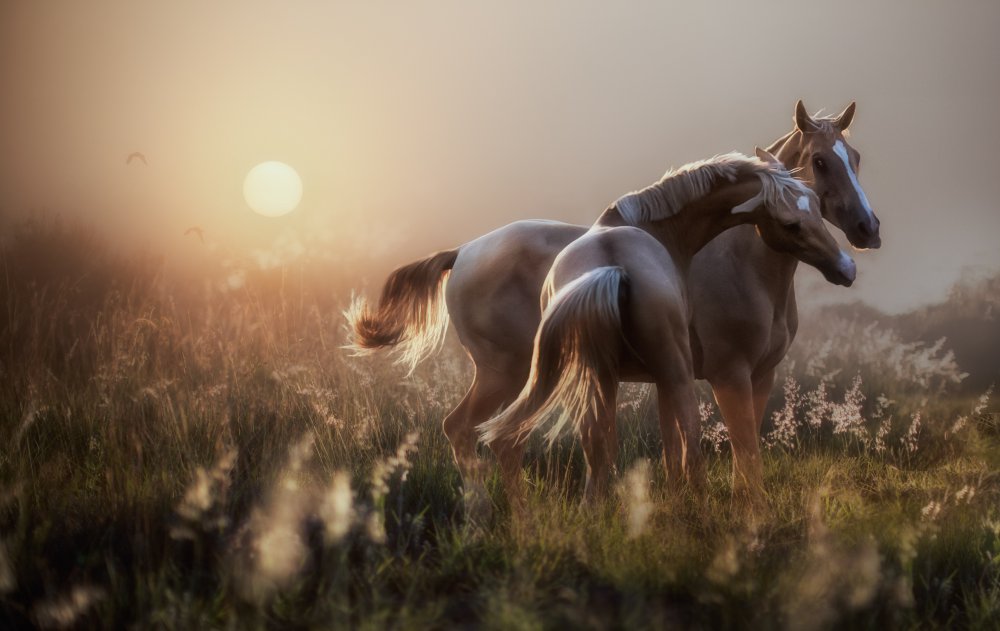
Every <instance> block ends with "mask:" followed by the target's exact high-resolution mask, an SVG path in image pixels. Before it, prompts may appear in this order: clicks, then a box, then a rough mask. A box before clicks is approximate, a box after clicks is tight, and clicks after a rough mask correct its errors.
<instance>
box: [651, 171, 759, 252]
mask: <svg viewBox="0 0 1000 631" xmlns="http://www.w3.org/2000/svg"><path fill="white" fill-rule="evenodd" d="M760 190H761V181H760V178H759V177H758V176H757V175H756V174H753V173H750V174H744V175H740V176H739V179H737V180H736V181H735V182H725V183H724V184H720V185H718V186H716V187H715V188H714V189H712V191H711V192H709V193H708V194H707V195H705V196H704V197H702V198H700V199H697V200H695V201H693V202H690V203H688V204H686V205H685V206H684V207H683V208H681V209H680V210H679V211H678V212H677V213H675V214H674V215H671V216H670V217H666V218H664V219H659V220H656V221H650V222H643V223H642V224H640V225H639V226H638V227H639V228H642V229H643V230H645V231H646V232H648V233H650V234H651V235H653V236H654V237H655V238H656V239H657V240H658V241H659V242H660V243H662V244H663V245H664V247H665V248H666V249H667V251H669V252H670V253H671V255H672V256H673V258H674V260H675V261H676V262H677V263H678V264H679V265H680V266H681V267H683V268H685V269H686V268H687V266H688V265H689V264H690V262H691V259H692V258H694V255H695V254H697V253H698V251H699V250H701V249H702V248H703V247H705V246H706V245H707V244H708V242H709V241H711V240H712V239H714V238H715V237H717V236H719V235H720V234H721V233H722V232H724V231H725V230H728V229H729V228H732V227H735V226H738V225H740V224H745V223H752V222H753V221H754V220H756V219H757V218H758V216H759V215H758V213H760V212H762V211H761V208H762V207H763V206H760V207H758V208H757V209H755V210H753V211H752V212H741V213H734V212H733V208H735V207H737V206H739V205H740V204H742V203H743V202H745V201H747V200H749V199H751V198H753V197H754V196H756V195H757V194H759V193H760Z"/></svg>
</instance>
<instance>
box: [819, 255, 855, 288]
mask: <svg viewBox="0 0 1000 631" xmlns="http://www.w3.org/2000/svg"><path fill="white" fill-rule="evenodd" d="M857 276H858V266H857V265H855V264H854V259H852V258H851V257H850V256H848V254H847V252H844V251H843V250H841V251H840V258H839V259H837V264H836V265H834V266H833V267H827V268H824V269H823V277H824V278H826V280H827V282H830V283H833V284H834V285H841V286H843V287H850V286H851V285H853V284H854V279H855V278H857Z"/></svg>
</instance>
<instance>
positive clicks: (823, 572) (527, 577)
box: [0, 222, 1000, 629]
mask: <svg viewBox="0 0 1000 631" xmlns="http://www.w3.org/2000/svg"><path fill="white" fill-rule="evenodd" d="M0 268H2V269H3V271H4V277H3V278H2V279H0V305H2V307H3V308H2V313H0V440H2V442H3V448H2V449H0V627H3V628H17V627H21V626H24V627H30V626H40V627H47V628H65V627H73V626H84V627H103V628H127V627H134V628H167V629H210V628H239V629H243V628H281V629H284V628H370V629H382V628H420V629H422V628H454V627H463V628H470V627H484V628H497V629H542V628H561V627H566V626H570V625H571V626H572V627H574V628H594V629H603V628H622V627H626V628H665V627H670V626H675V627H676V626H681V627H712V628H714V627H727V628H776V627H790V628H810V629H816V628H825V627H833V626H844V627H851V628H886V627H896V628H900V627H902V628H907V627H918V626H919V627H949V628H951V627H955V626H964V627H973V628H979V627H990V626H995V625H996V624H997V620H1000V504H998V497H1000V480H998V476H997V470H998V467H1000V431H998V427H997V425H996V421H997V418H996V416H995V415H990V414H989V410H990V409H993V410H995V409H996V408H995V407H992V408H991V407H990V406H991V405H992V404H991V403H989V402H988V401H987V400H986V399H984V398H983V397H982V396H981V395H982V392H981V391H980V392H968V391H964V390H961V389H960V388H958V387H957V386H958V385H960V382H962V381H963V380H962V379H961V373H960V366H958V365H957V364H956V363H955V361H954V358H953V357H951V356H949V355H948V353H947V350H946V347H935V346H934V344H933V343H932V342H927V343H925V342H922V341H919V340H905V339H902V338H899V337H898V335H897V334H895V333H893V332H891V331H889V330H888V329H874V328H872V329H867V332H866V333H864V334H863V335H859V334H857V331H859V330H865V327H866V326H867V325H865V324H864V323H861V324H858V323H853V324H852V322H851V321H849V320H845V319H844V316H842V315H841V316H838V318H840V319H839V320H837V322H840V324H836V322H833V321H832V320H830V319H828V318H827V319H824V318H822V317H817V318H815V319H816V321H817V322H820V323H822V325H823V327H826V328H823V327H813V328H810V329H809V330H806V331H803V335H802V340H801V344H799V346H798V347H797V350H796V351H795V353H793V357H792V360H793V361H791V362H789V367H788V369H787V371H786V372H787V375H785V376H784V378H785V380H784V384H785V386H784V388H780V387H779V388H776V389H775V393H774V400H773V402H772V407H773V408H774V415H773V418H774V422H773V423H769V424H768V427H767V428H766V431H765V440H766V442H767V443H768V444H769V445H771V446H770V447H769V449H767V451H766V452H765V476H766V483H767V487H768V489H769V496H768V499H767V505H766V506H765V507H763V508H762V509H761V510H759V511H757V512H756V513H755V514H754V515H749V514H748V513H747V511H746V510H745V509H743V508H741V507H738V506H734V505H732V503H731V500H730V483H729V467H730V462H729V456H728V453H727V448H726V443H725V441H724V436H723V435H720V431H719V428H718V425H717V420H718V419H717V416H716V413H715V412H714V410H713V409H712V407H711V406H710V405H707V404H706V405H705V406H704V415H705V419H706V427H707V428H708V430H709V431H707V432H706V438H705V441H704V448H705V449H706V451H707V452H708V453H709V454H710V457H709V486H708V489H707V494H706V495H705V496H695V495H693V494H692V493H690V492H687V491H683V490H682V491H677V490H672V489H671V487H670V485H668V484H667V483H666V481H665V480H664V479H663V473H662V467H661V466H660V464H659V460H658V449H659V437H658V435H657V432H656V431H655V429H654V427H655V423H654V422H652V420H651V419H650V418H649V404H648V402H647V400H646V397H645V389H644V388H640V387H637V386H636V387H629V388H628V393H629V394H628V396H626V397H625V398H624V401H623V403H622V406H621V413H620V423H621V436H622V441H623V444H622V452H621V459H620V461H619V468H620V470H621V472H622V473H621V475H620V476H619V486H618V493H617V494H616V495H615V496H614V497H612V498H609V500H608V501H607V502H606V503H605V504H603V505H600V506H595V507H590V508H582V507H580V506H579V504H578V500H579V497H580V488H581V478H582V466H583V465H582V458H581V456H580V452H579V448H578V447H576V446H575V445H573V443H572V442H571V441H570V440H568V439H567V440H566V441H564V442H563V443H562V444H561V445H560V446H559V447H558V449H557V450H556V451H555V452H554V453H552V454H549V455H545V454H542V453H541V450H540V449H539V448H537V446H536V448H534V449H532V450H531V452H530V462H529V464H528V466H527V467H526V474H527V475H529V476H530V477H531V479H532V482H533V487H532V488H533V495H532V498H531V501H530V506H529V510H528V512H527V515H526V516H525V518H524V519H523V520H522V521H519V522H515V521H512V520H511V518H510V515H509V514H508V513H507V510H506V508H505V506H504V502H503V495H502V489H500V488H499V486H498V485H497V483H496V481H495V480H494V481H493V482H492V487H493V488H492V491H493V494H494V498H495V499H496V500H497V506H498V508H497V511H496V514H495V515H494V519H493V520H492V522H490V523H488V524H485V525H482V526H476V525H472V524H467V523H466V522H465V520H464V518H463V511H462V499H461V489H460V482H459V477H458V473H457V471H456V469H455V467H454V465H453V463H452V460H451V453H450V450H449V447H448V444H447V441H446V440H445V438H444V436H443V434H442V432H441V431H440V423H441V420H442V418H443V417H444V415H445V414H446V413H447V411H448V410H450V408H451V407H452V406H453V405H454V404H455V403H456V402H457V401H458V400H459V398H460V397H461V396H462V394H463V393H464V388H465V387H466V386H467V385H468V383H469V382H470V380H471V375H470V374H469V371H470V365H469V363H468V362H467V361H466V360H465V358H464V356H463V355H462V354H461V352H460V349H458V347H457V345H454V344H450V345H449V346H448V347H447V348H446V349H445V351H444V352H443V353H442V354H441V355H440V356H438V357H436V358H434V359H433V360H432V361H430V362H427V363H426V364H425V365H423V366H421V368H420V369H419V370H418V371H417V372H416V374H415V375H414V376H412V377H410V378H406V377H405V375H404V374H403V371H401V370H400V369H398V368H397V367H395V366H393V365H392V364H391V361H390V360H389V359H387V358H384V357H374V358H350V357H347V356H346V355H345V352H344V351H343V350H342V349H341V345H342V344H343V342H344V332H343V323H342V317H341V309H342V308H343V306H344V304H345V303H346V301H347V297H348V293H347V292H346V291H344V290H342V289H341V288H344V287H347V286H349V285H350V283H351V282H352V281H351V279H349V278H345V277H341V276H338V275H337V273H336V272H335V271H334V270H331V269H329V268H323V267H322V265H319V264H317V263H315V262H310V261H301V260H300V261H297V262H292V263H289V264H285V265H279V266H277V267H274V268H272V269H268V270H260V269H257V270H254V269H250V268H249V266H247V268H246V269H241V270H239V272H240V273H239V277H238V282H233V270H232V269H226V268H224V267H222V266H220V267H218V268H213V269H214V270H215V271H211V272H208V271H202V272H201V273H200V274H199V275H194V274H191V273H181V272H166V271H164V270H163V269H162V268H161V266H160V265H159V264H158V263H157V262H155V261H152V260H149V259H145V258H140V259H123V258H120V257H117V256H115V255H113V254H112V253H110V252H109V250H108V248H106V247H105V246H104V245H102V244H101V242H100V240H99V239H96V238H94V237H87V236H86V235H85V234H82V233H81V231H80V229H78V228H69V227H66V226H63V225H60V224H58V223H55V224H53V223H45V222H36V223H31V224H27V225H24V226H22V227H21V228H20V229H19V231H18V232H17V233H16V234H15V235H14V236H13V237H12V238H11V239H10V240H9V241H8V242H7V243H5V244H4V251H3V257H2V260H0ZM993 282H994V283H995V281H993ZM969 295H972V292H971V290H970V291H969ZM991 299H993V298H991ZM803 321H804V322H806V324H808V323H809V322H808V320H807V318H805V317H804V318H803ZM852 327H853V328H852ZM852 331H854V333H852ZM894 335H897V337H893V336H894ZM894 348H898V349H899V350H898V352H897V354H896V355H892V356H891V357H887V356H886V354H887V353H889V352H891V351H892V350H893V349H894ZM824 349H825V350H824ZM866 349H867V351H866ZM887 362H888V363H887ZM962 368H964V367H962ZM880 395H884V397H882V398H880ZM705 400H706V401H707V400H708V397H707V395H706V397H705ZM915 419H916V420H915Z"/></svg>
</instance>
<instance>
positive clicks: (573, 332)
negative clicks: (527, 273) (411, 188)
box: [480, 149, 855, 502]
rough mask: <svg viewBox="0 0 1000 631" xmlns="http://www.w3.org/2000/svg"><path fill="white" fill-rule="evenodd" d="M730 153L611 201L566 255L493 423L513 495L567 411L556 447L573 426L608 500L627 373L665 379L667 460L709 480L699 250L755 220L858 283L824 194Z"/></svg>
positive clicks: (590, 492)
mask: <svg viewBox="0 0 1000 631" xmlns="http://www.w3.org/2000/svg"><path fill="white" fill-rule="evenodd" d="M757 156H758V158H759V159H757V160H754V159H751V158H747V157H745V156H742V155H740V154H728V155H725V156H719V157H716V158H713V159H711V160H707V161H704V162H697V163H694V164H691V165H688V166H685V167H682V168H681V169H679V170H677V171H676V172H668V173H667V174H666V175H664V176H663V179H661V180H660V181H659V182H657V183H656V184H653V185H652V186H649V187H647V188H645V189H643V190H641V191H638V192H635V193H630V194H628V195H626V196H624V197H622V198H621V199H619V200H618V201H617V202H615V203H614V204H613V205H611V206H610V207H609V208H608V209H607V210H605V211H604V213H603V214H602V215H601V216H600V217H599V218H598V220H597V222H596V223H594V225H593V226H592V227H591V228H590V230H588V231H587V233H586V234H585V235H583V236H582V237H580V238H579V239H576V240H575V241H573V242H572V243H570V244H569V245H568V246H566V248H565V249H564V250H563V251H562V252H560V253H559V255H558V256H557V257H556V259H555V262H554V263H553V264H552V268H551V270H550V271H549V273H548V275H547V277H546V280H545V286H544V287H545V288H544V290H543V293H542V300H543V303H544V302H547V303H548V304H547V306H545V307H544V311H543V313H542V320H541V324H540V325H539V328H538V332H537V334H536V337H535V344H534V352H533V356H532V363H531V374H530V376H529V378H528V382H527V385H525V387H524V390H523V391H522V392H521V394H520V396H519V397H518V398H517V400H516V401H515V402H514V403H513V404H512V405H511V406H510V407H508V408H507V409H506V410H504V411H503V412H502V413H501V414H500V415H499V416H497V417H495V418H493V419H491V420H490V421H488V422H486V423H484V424H483V425H481V426H480V431H481V433H482V436H483V441H484V442H486V443H487V444H489V445H490V446H491V447H492V448H493V450H494V452H495V453H496V454H497V459H498V460H499V462H500V469H501V473H502V476H503V479H504V484H505V485H506V486H507V490H508V494H509V495H510V497H511V500H512V501H515V502H516V501H518V500H519V499H520V497H521V493H520V481H521V475H520V464H521V455H522V452H523V450H524V445H525V444H526V439H527V436H528V435H529V434H530V433H531V432H532V431H533V430H534V428H535V427H536V426H537V425H538V424H539V423H540V422H541V420H542V419H543V418H545V417H546V416H547V415H548V414H549V413H550V412H552V411H554V410H560V411H561V414H560V415H559V417H558V421H557V422H556V423H555V425H554V426H553V428H552V429H551V430H550V431H549V433H548V438H549V442H550V444H551V442H552V441H553V440H554V439H555V437H556V436H558V434H559V432H560V430H561V429H562V428H563V427H564V426H565V425H566V424H567V423H568V422H572V423H573V424H574V428H575V430H576V433H577V434H579V436H580V438H581V442H582V444H583V450H584V453H585V455H586V459H587V484H586V495H587V497H588V498H591V497H594V496H595V495H601V494H603V492H604V490H605V489H606V483H607V473H608V471H609V470H610V467H612V466H613V465H614V462H615V459H616V458H617V452H618V440H617V435H616V431H615V429H616V428H615V410H616V405H615V401H616V393H617V390H618V383H619V381H645V382H651V383H654V384H656V392H657V399H658V403H659V413H660V430H661V433H662V435H663V444H664V464H665V465H666V467H667V470H668V471H669V472H670V475H669V477H670V478H671V479H678V478H679V477H680V475H681V473H682V472H683V473H684V474H685V475H686V476H687V478H688V480H689V481H690V482H692V483H693V484H695V485H696V486H701V485H702V483H703V479H704V468H703V465H702V456H701V449H700V446H699V444H698V442H699V437H700V435H701V428H700V427H699V417H698V402H697V398H696V397H695V392H694V366H693V362H692V359H691V345H690V341H689V339H688V324H689V313H690V310H689V309H690V305H689V303H688V291H687V284H688V282H687V278H688V271H689V269H690V266H691V260H692V259H693V258H694V255H695V254H696V253H697V252H698V251H699V250H701V249H702V248H703V247H704V246H705V245H706V244H708V242H709V241H711V240H712V239H714V238H715V237H716V236H717V235H718V234H720V233H721V232H723V231H724V230H727V229H728V228H731V227H733V226H736V225H739V224H754V225H756V226H757V229H758V230H759V231H760V234H761V237H763V239H764V241H765V242H766V243H767V244H768V245H769V246H770V247H772V248H774V249H776V250H778V251H781V252H785V253H787V254H791V255H793V256H795V257H797V258H799V259H800V260H802V261H805V262H806V263H809V264H810V265H813V266H814V267H816V268H818V269H819V270H820V271H821V272H822V273H823V275H824V276H825V277H826V279H827V280H828V281H830V282H832V283H836V284H839V285H847V286H849V285H850V284H851V283H852V282H853V281H854V275H855V267H854V261H852V260H851V258H850V257H849V256H847V254H845V253H844V252H843V251H842V250H840V248H839V246H838V245H837V242H836V241H835V240H834V238H833V237H832V236H830V233H829V232H827V230H826V224H825V223H824V222H823V218H822V216H821V215H820V212H819V199H818V198H817V197H816V195H815V194H814V193H813V192H812V191H810V190H809V189H808V188H806V186H805V185H804V184H802V183H801V182H800V181H798V180H796V179H794V178H792V177H791V176H790V175H789V174H788V172H787V171H786V170H785V169H784V166H783V165H782V164H781V163H780V162H778V161H777V160H776V159H775V158H774V157H773V156H771V155H770V154H768V153H767V152H765V151H763V150H761V149H758V150H757Z"/></svg>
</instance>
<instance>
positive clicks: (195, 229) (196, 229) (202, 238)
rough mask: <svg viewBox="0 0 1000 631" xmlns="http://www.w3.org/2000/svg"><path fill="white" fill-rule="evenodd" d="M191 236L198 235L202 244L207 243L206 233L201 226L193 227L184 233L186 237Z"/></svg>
mask: <svg viewBox="0 0 1000 631" xmlns="http://www.w3.org/2000/svg"><path fill="white" fill-rule="evenodd" d="M189 234H196V235H198V240H199V241H201V242H202V243H204V242H205V231H204V230H202V229H201V226H191V227H190V228H188V229H187V230H185V231H184V236H185V237H186V236H188V235H189Z"/></svg>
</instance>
